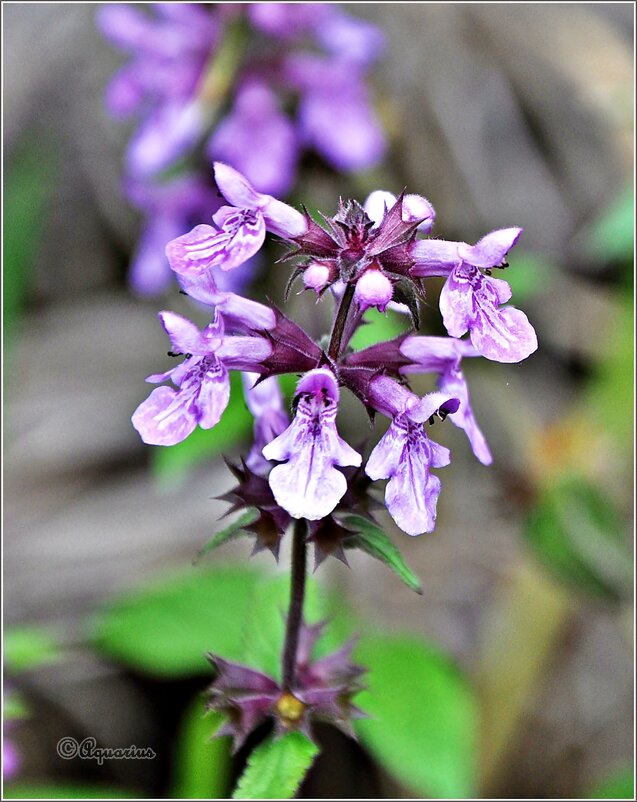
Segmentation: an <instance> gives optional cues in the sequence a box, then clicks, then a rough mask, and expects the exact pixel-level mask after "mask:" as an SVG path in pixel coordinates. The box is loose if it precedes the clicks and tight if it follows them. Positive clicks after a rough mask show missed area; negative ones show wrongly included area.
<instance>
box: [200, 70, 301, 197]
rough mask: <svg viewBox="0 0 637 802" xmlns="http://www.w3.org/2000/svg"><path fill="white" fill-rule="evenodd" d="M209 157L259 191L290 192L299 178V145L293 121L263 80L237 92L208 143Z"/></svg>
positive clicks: (252, 82) (245, 86) (251, 82)
mask: <svg viewBox="0 0 637 802" xmlns="http://www.w3.org/2000/svg"><path fill="white" fill-rule="evenodd" d="M207 152H208V156H209V157H210V158H211V159H213V160H215V161H222V162H226V163H227V164H230V165H232V166H233V167H234V168H235V169H237V170H238V171H239V172H240V173H243V175H245V176H246V178H247V179H248V180H249V181H250V182H251V183H252V184H253V185H254V187H255V188H256V189H257V190H258V191H260V192H268V193H271V194H272V195H285V194H286V193H288V192H289V191H290V189H291V187H292V184H293V183H294V179H295V177H296V164H297V160H298V155H299V145H298V141H297V135H296V130H295V128H294V125H293V124H292V122H291V121H290V120H289V119H288V118H287V117H286V116H285V114H282V113H281V111H280V110H279V103H278V100H277V98H276V95H275V94H274V92H272V91H271V90H270V89H269V88H268V86H267V85H266V84H265V83H262V82H261V81H255V80H252V81H249V82H247V83H246V84H244V86H243V87H241V89H240V90H239V91H238V93H237V96H236V98H235V102H234V106H233V108H232V110H231V112H230V114H229V115H228V116H227V117H226V118H225V119H223V120H222V121H221V122H220V123H219V125H218V126H217V128H216V129H215V131H214V133H213V135H212V136H211V138H210V140H209V142H208V148H207Z"/></svg>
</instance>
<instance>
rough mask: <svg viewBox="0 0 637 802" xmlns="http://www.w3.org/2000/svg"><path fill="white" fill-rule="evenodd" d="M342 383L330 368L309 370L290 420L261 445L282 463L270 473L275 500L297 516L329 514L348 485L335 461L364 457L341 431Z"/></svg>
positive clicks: (357, 462) (358, 460) (351, 462)
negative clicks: (345, 439) (338, 429)
mask: <svg viewBox="0 0 637 802" xmlns="http://www.w3.org/2000/svg"><path fill="white" fill-rule="evenodd" d="M338 398H339V392H338V384H337V382H336V378H335V377H334V374H333V373H332V372H331V371H330V370H327V369H326V368H317V369H315V370H311V371H310V372H309V373H307V374H306V375H305V376H303V378H302V379H301V380H300V381H299V384H298V386H297V389H296V396H295V402H296V414H295V417H294V420H293V421H292V423H291V425H290V426H289V427H288V428H287V429H286V430H285V431H284V432H283V433H282V434H280V435H279V436H278V437H277V438H276V439H275V440H273V441H272V442H271V443H270V444H269V445H267V446H266V447H265V448H264V449H263V456H264V457H265V458H266V459H268V460H277V461H278V462H283V463H284V464H282V465H277V466H275V467H274V468H273V469H272V471H271V472H270V478H269V481H270V486H271V488H272V492H273V493H274V497H275V499H276V500H277V503H278V504H279V505H280V506H281V507H283V509H285V510H287V511H288V512H289V513H290V515H291V516H292V517H293V518H306V519H307V520H310V521H316V520H319V519H320V518H324V517H325V516H326V515H329V513H330V512H332V510H333V509H334V507H335V506H336V505H337V504H338V502H339V500H340V499H341V498H342V496H343V495H344V494H345V492H346V490H347V480H346V479H345V476H344V475H343V473H341V471H339V470H338V469H337V467H336V466H340V467H344V466H346V465H360V464H361V456H360V454H358V453H357V452H356V451H354V449H353V448H351V447H350V446H349V445H348V444H347V443H346V442H345V441H344V440H342V439H341V438H340V437H339V436H338V432H337V431H336V413H337V411H338Z"/></svg>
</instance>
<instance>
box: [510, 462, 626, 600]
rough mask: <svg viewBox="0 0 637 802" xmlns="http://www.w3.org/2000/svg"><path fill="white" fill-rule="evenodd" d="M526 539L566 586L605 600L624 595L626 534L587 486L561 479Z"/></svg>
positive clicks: (533, 517)
mask: <svg viewBox="0 0 637 802" xmlns="http://www.w3.org/2000/svg"><path fill="white" fill-rule="evenodd" d="M525 534H526V537H527V539H528V541H529V543H530V544H531V546H532V547H533V549H534V550H535V553H536V554H537V556H538V557H539V558H540V559H541V560H542V562H543V563H544V564H545V565H546V566H547V567H548V568H550V569H551V570H552V571H553V572H554V573H556V574H557V575H558V576H560V577H561V578H562V579H564V580H566V581H567V582H569V583H571V584H573V585H575V586H576V587H578V588H580V589H582V590H585V591H588V592H590V593H594V594H596V595H599V596H602V597H604V598H610V599H618V598H621V597H623V596H624V595H626V594H627V593H628V592H629V590H630V586H631V582H632V574H631V566H632V560H631V558H630V555H629V553H628V547H627V543H626V540H625V528H624V526H622V523H621V521H620V519H619V516H618V515H617V513H616V512H615V510H614V508H613V506H612V504H611V502H610V500H609V499H608V498H607V496H606V495H605V494H604V493H603V492H602V491H600V490H599V489H598V488H597V487H596V486H595V485H593V484H591V483H590V482H588V481H587V480H585V479H583V478H580V477H576V476H569V477H564V478H563V479H561V480H558V481H556V483H555V484H554V485H552V486H551V487H549V488H547V489H545V490H544V492H543V494H542V495H541V497H540V499H539V500H538V502H537V504H536V506H535V508H534V509H533V510H532V512H531V514H530V515H529V518H528V520H527V523H526V527H525Z"/></svg>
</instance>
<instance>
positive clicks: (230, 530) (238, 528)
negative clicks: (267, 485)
mask: <svg viewBox="0 0 637 802" xmlns="http://www.w3.org/2000/svg"><path fill="white" fill-rule="evenodd" d="M258 517H259V510H257V509H256V507H250V508H249V509H247V510H246V511H245V512H244V513H243V515H240V516H239V518H237V520H236V521H233V522H232V523H231V524H230V525H229V526H226V528H225V529H222V530H221V531H220V532H217V534H216V535H214V536H213V537H212V538H211V539H210V540H209V541H208V542H207V543H206V545H205V546H204V547H203V548H202V549H201V550H200V551H199V553H198V554H197V556H196V557H195V563H197V562H199V560H200V559H201V558H202V557H203V556H204V555H205V554H208V553H209V552H211V551H213V550H214V549H216V548H218V547H219V546H222V545H223V544H224V543H227V542H228V541H229V540H233V539H234V538H236V537H240V536H241V535H247V534H249V532H246V531H245V528H244V527H246V526H250V524H252V523H254V522H255V521H256V520H257V518H258Z"/></svg>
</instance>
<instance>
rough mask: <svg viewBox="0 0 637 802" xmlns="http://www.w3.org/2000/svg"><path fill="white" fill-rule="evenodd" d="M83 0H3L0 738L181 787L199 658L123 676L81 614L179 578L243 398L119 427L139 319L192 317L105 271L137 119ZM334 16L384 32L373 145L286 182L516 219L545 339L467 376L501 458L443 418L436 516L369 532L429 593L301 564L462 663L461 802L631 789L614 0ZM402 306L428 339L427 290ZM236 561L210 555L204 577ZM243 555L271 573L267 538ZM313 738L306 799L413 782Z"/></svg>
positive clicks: (362, 567) (465, 216)
mask: <svg viewBox="0 0 637 802" xmlns="http://www.w3.org/2000/svg"><path fill="white" fill-rule="evenodd" d="M97 8H98V4H81V3H78V4H70V5H63V4H57V3H49V4H43V5H29V4H21V3H13V4H3V22H4V29H3V34H4V41H3V44H4V90H5V95H4V103H5V105H4V109H5V114H4V145H5V152H4V166H5V171H4V202H5V213H4V248H5V265H4V324H5V327H4V335H5V346H4V356H5V369H4V388H5V391H6V397H5V429H4V446H5V456H4V468H5V472H4V481H5V485H4V490H5V505H4V514H5V520H4V524H5V526H4V550H5V556H4V601H5V647H6V661H5V690H8V692H9V695H8V697H7V698H13V699H18V700H19V704H18V705H14V706H18V707H20V706H22V707H24V710H23V711H22V712H23V715H19V716H18V717H17V718H16V720H15V721H13V722H12V723H11V724H9V725H8V730H7V732H9V734H10V739H11V742H12V743H13V744H15V748H16V750H17V752H18V753H19V755H20V758H21V767H20V774H19V777H20V782H22V783H23V784H25V783H27V784H33V783H35V782H37V783H47V784H48V786H51V785H52V784H57V785H58V787H64V788H67V786H68V784H69V783H76V784H79V786H82V787H88V786H90V787H91V788H93V793H94V789H95V788H97V787H108V788H110V789H116V790H117V789H118V791H119V793H122V794H123V793H124V791H125V790H126V789H128V790H129V791H130V793H134V794H135V795H140V796H153V795H157V796H170V795H184V796H187V795H188V794H187V792H186V791H184V786H183V785H182V786H179V785H178V781H177V780H176V778H175V777H176V773H178V772H179V768H178V761H179V758H178V751H179V749H180V748H183V740H180V737H181V738H183V735H182V736H180V727H181V722H182V721H183V715H184V711H185V710H186V709H187V707H188V705H189V704H190V703H191V702H192V700H193V699H194V698H195V697H196V695H197V693H198V691H200V690H202V689H203V688H204V687H205V684H206V680H207V678H206V669H205V664H203V665H202V672H201V674H200V675H199V676H189V677H181V678H179V679H177V678H175V677H166V676H164V677H158V676H155V675H153V674H152V672H147V671H144V670H140V669H139V667H136V666H134V665H131V664H130V663H128V664H127V662H126V660H125V659H115V657H114V654H113V652H116V651H117V649H116V648H115V647H112V648H111V652H110V653H109V648H108V645H105V644H104V643H102V644H101V646H100V645H99V644H96V641H95V623H94V622H95V620H96V618H95V616H96V615H97V614H99V611H101V610H103V609H105V607H104V606H105V605H109V604H111V600H112V599H117V598H118V597H119V596H120V595H121V594H123V593H126V592H128V591H130V589H131V588H136V587H138V586H140V585H142V584H143V583H144V582H145V581H149V580H158V581H161V580H162V578H163V577H165V576H167V575H169V574H172V573H174V572H176V571H178V570H182V571H183V572H187V571H189V570H195V569H191V568H190V564H191V561H192V558H193V555H194V554H195V553H196V551H197V549H199V548H200V547H201V545H202V544H203V542H205V540H206V539H207V538H208V537H209V536H210V535H211V534H212V533H213V532H214V531H215V528H216V527H218V526H219V524H218V523H217V519H218V517H219V516H220V515H221V514H222V513H223V512H224V511H225V506H224V504H223V503H222V502H219V501H216V500H214V498H211V497H214V496H217V495H219V494H220V493H222V492H224V491H225V490H227V489H228V487H229V486H230V484H231V478H230V476H229V474H228V472H227V470H226V468H225V466H224V464H223V461H222V460H221V457H220V455H219V451H220V449H221V448H223V450H224V452H226V453H228V454H231V455H237V454H238V453H239V452H240V451H241V450H242V448H243V450H244V452H245V444H246V443H247V442H248V438H249V425H248V426H246V417H245V415H242V414H241V413H238V417H237V418H236V420H235V419H234V418H233V424H232V427H230V428H231V429H232V431H231V436H229V438H228V440H227V442H224V443H223V444H222V445H220V444H219V443H212V444H207V443H205V442H203V441H202V442H198V444H197V446H196V448H195V449H194V450H193V449H191V451H188V450H180V451H178V452H177V453H175V454H172V455H170V454H168V450H166V449H159V450H157V449H155V451H160V452H161V453H159V454H157V453H152V452H153V449H152V448H151V447H147V446H144V445H143V444H142V443H141V442H140V440H139V437H138V436H137V434H136V433H135V431H134V430H133V429H132V426H131V424H130V415H131V412H132V411H133V410H134V409H135V407H136V406H137V404H138V403H139V402H140V401H141V400H142V399H143V398H144V397H145V395H146V392H147V388H146V386H145V385H144V382H143V378H144V377H145V376H146V375H147V374H148V373H150V372H153V371H155V370H156V369H158V362H157V359H158V358H161V356H162V354H163V352H164V351H165V350H166V348H165V343H164V334H163V332H162V330H161V327H160V326H159V325H158V323H157V319H156V316H155V313H156V311H157V310H158V309H160V308H166V307H167V306H168V307H169V308H174V309H176V310H177V311H187V310H188V306H187V304H186V301H185V299H183V298H181V297H179V296H178V295H177V294H176V291H172V292H170V293H168V294H167V295H166V296H165V297H162V298H160V299H156V298H155V299H144V298H140V297H136V296H134V295H133V294H132V293H131V292H130V290H129V289H128V287H127V285H126V280H125V277H126V269H127V266H128V263H129V261H130V258H131V254H132V252H133V250H134V246H135V243H136V240H137V237H138V236H139V231H140V218H139V216H138V214H137V213H136V212H135V211H134V210H133V209H131V207H130V206H129V204H128V203H127V202H126V201H125V200H124V199H123V198H122V195H121V192H120V179H121V172H122V158H123V152H124V148H125V144H126V141H127V137H128V136H129V134H130V129H127V127H126V126H125V125H119V124H117V123H115V122H113V121H112V120H111V119H109V117H108V116H107V114H106V112H105V111H104V108H103V92H104V88H105V86H106V84H107V82H108V79H109V77H110V76H111V74H112V73H113V71H114V69H115V68H116V67H117V66H118V65H119V64H121V63H122V58H121V56H120V55H119V54H117V53H116V52H115V51H114V50H113V49H112V48H111V47H109V45H108V44H107V43H105V42H104V41H103V40H102V38H101V37H100V35H99V34H98V32H97V31H96V28H95V22H94V20H95V14H96V10H97ZM349 10H350V11H351V13H353V14H355V15H359V16H363V17H366V18H368V19H370V20H373V21H374V22H375V23H377V24H378V25H379V26H380V27H381V28H382V29H383V30H384V31H385V33H386V35H387V38H388V47H387V50H386V52H385V54H384V56H383V58H382V59H381V61H380V62H379V64H378V67H377V69H376V70H375V72H374V76H373V80H374V93H375V98H376V101H377V104H378V109H379V113H380V115H381V118H382V120H383V123H384V125H385V127H386V130H387V132H388V135H389V137H390V140H391V147H390V152H389V154H388V157H387V159H386V161H385V162H384V164H383V165H382V166H381V167H379V168H377V170H375V171H373V172H370V173H368V174H365V175H359V176H355V177H341V176H339V175H338V174H336V173H335V172H333V171H330V170H326V169H324V167H323V166H322V165H320V164H319V163H318V161H317V160H316V159H314V160H313V159H312V158H308V159H306V162H305V163H304V165H303V172H302V178H301V181H300V183H299V191H298V197H299V198H301V199H303V200H306V201H308V202H309V203H311V204H312V205H314V206H318V207H319V208H322V209H324V210H325V211H327V212H329V211H330V210H331V209H332V208H333V206H334V204H335V201H336V198H337V197H338V195H339V194H346V193H355V194H356V195H357V196H358V197H359V199H360V200H363V199H364V197H365V196H366V194H367V192H368V191H369V190H371V189H373V188H378V187H381V188H383V189H388V190H391V191H394V192H397V191H400V190H401V189H402V188H403V187H404V186H408V188H409V190H410V191H413V192H418V193H421V194H424V195H425V196H426V197H428V198H429V199H430V200H431V201H432V203H433V204H434V206H435V208H436V211H437V225H436V232H437V233H438V234H439V235H442V236H444V237H446V238H449V239H452V238H458V239H463V240H466V241H468V242H474V241H475V240H476V239H478V238H479V237H480V236H481V235H482V234H484V233H485V232H486V231H489V230H491V229H492V228H498V227H505V226H511V225H521V226H523V227H524V234H523V237H522V239H521V241H520V244H519V246H518V247H517V248H516V251H515V254H512V255H511V259H510V261H511V269H510V270H509V271H508V272H507V276H506V278H507V279H508V280H510V282H511V284H512V286H513V290H514V301H515V302H516V305H518V306H520V307H521V308H524V310H525V311H526V312H527V314H528V316H529V318H530V320H531V321H532V322H533V324H534V325H535V327H536V330H537V332H538V338H539V342H540V348H539V350H538V352H537V353H536V354H534V355H533V356H532V357H531V358H529V359H528V360H527V361H525V362H524V363H522V364H520V365H499V364H495V363H485V364H483V365H479V366H477V365H476V366H474V365H471V366H469V368H467V373H468V377H469V381H470V385H471V390H472V397H473V400H474V408H475V409H476V411H477V416H478V420H479V421H480V423H481V426H482V428H483V431H484V432H485V434H486V436H487V439H488V440H489V442H490V444H491V447H492V450H493V453H494V465H493V466H492V467H491V468H485V467H483V466H482V465H480V464H479V463H477V462H476V461H475V460H474V459H473V457H472V455H471V453H470V451H469V449H468V447H467V445H466V443H465V441H464V440H463V437H462V436H461V435H462V433H460V432H458V431H457V430H454V431H451V429H452V427H441V430H442V431H438V432H437V434H438V435H439V437H440V439H441V442H444V443H445V444H446V445H449V446H450V447H451V448H452V453H453V461H452V464H451V466H450V467H448V468H446V469H445V470H444V472H443V474H442V475H441V479H442V481H443V493H442V495H441V499H440V508H439V518H438V525H437V531H436V533H435V534H433V535H431V536H427V535H425V536H422V537H419V538H408V537H407V536H405V535H403V534H402V533H400V532H399V531H398V530H396V529H395V528H394V527H392V526H390V524H389V519H388V518H387V519H386V523H387V526H388V531H389V532H390V533H391V534H392V537H394V538H395V542H396V543H397V544H398V545H399V546H400V548H401V550H402V551H403V553H404V554H405V556H406V558H407V560H408V562H409V564H410V565H411V566H412V568H413V569H414V571H415V572H416V573H417V574H418V575H419V577H420V578H421V580H422V585H423V588H424V595H423V596H422V597H416V596H414V595H413V594H410V593H409V591H408V590H407V589H405V588H404V587H402V586H401V585H400V583H399V581H398V580H397V579H396V577H395V576H394V575H392V574H391V573H389V572H387V571H386V569H385V568H384V567H383V566H382V565H380V564H378V563H376V562H375V561H372V560H370V559H368V558H366V557H365V556H364V555H363V556H361V557H358V556H355V557H354V558H352V560H351V563H352V570H348V569H347V568H346V567H344V566H342V565H341V564H337V563H336V562H335V561H330V562H328V563H326V564H325V565H324V566H323V567H322V568H321V569H320V571H319V572H318V573H317V577H318V580H319V582H320V584H321V587H324V588H331V589H332V591H334V592H337V593H339V594H341V595H342V596H343V597H344V598H345V599H346V601H347V603H348V604H349V605H350V607H351V608H352V610H353V611H355V614H356V615H360V616H363V617H365V618H366V619H368V620H373V621H374V623H375V624H376V625H377V626H379V627H381V628H383V629H384V630H385V631H387V632H408V633H412V634H414V635H417V636H419V637H422V638H424V639H426V640H427V641H428V642H429V643H431V644H434V645H435V647H436V648H437V649H440V650H441V651H442V652H444V653H445V654H447V655H449V656H450V658H451V659H452V661H453V662H454V663H455V664H456V665H457V666H458V667H459V668H460V670H461V671H462V673H463V675H464V676H465V677H466V680H467V682H468V683H469V686H470V687H471V689H472V693H473V694H474V695H475V703H476V706H477V710H478V711H479V719H478V721H479V724H478V727H477V742H476V755H477V757H476V765H477V769H476V783H475V786H474V787H475V788H476V789H477V790H476V793H477V794H478V795H480V796H483V797H485V798H498V797H520V798H545V797H558V798H569V797H581V796H590V795H593V793H594V792H595V789H596V788H600V787H601V786H602V785H603V783H604V781H605V780H607V779H608V778H611V779H612V778H613V777H615V778H616V777H619V778H620V785H619V786H616V787H615V788H614V790H613V792H612V793H611V792H604V791H603V790H601V791H599V793H600V794H602V795H603V794H604V793H606V795H610V796H614V795H621V792H622V790H623V792H624V793H625V794H626V795H628V793H629V792H628V791H627V790H626V789H627V788H628V787H629V786H628V785H626V781H627V778H628V777H631V776H632V768H631V766H632V754H633V735H632V733H633V689H632V679H633V668H632V666H633V652H632V644H633V630H632V622H633V617H632V607H631V602H632V565H633V557H632V549H631V532H632V512H633V510H632V500H633V489H632V478H633V350H632V348H633V346H632V343H633V300H632V298H633V252H632V249H633V226H634V211H633V209H634V205H633V194H632V186H633V167H634V165H633V142H634V140H633V97H634V73H633V32H634V27H633V13H634V11H633V6H632V4H630V3H603V4H602V3H600V4H595V3H593V4H581V5H580V4H559V3H556V4H548V5H532V4H462V3H460V4H435V3H434V4H406V3H391V4H377V5H374V4H351V5H350V6H349ZM284 272H285V268H282V267H281V266H276V267H272V268H271V270H266V273H265V274H264V275H263V276H262V278H261V279H260V283H259V288H258V293H259V294H263V295H265V294H266V293H267V294H269V295H271V296H273V297H275V298H280V297H281V294H282V288H283V285H284V283H285V278H286V277H285V276H284V275H283V273H284ZM293 304H294V307H295V311H296V313H297V314H310V312H308V310H312V309H313V310H314V311H311V314H318V315H321V314H323V315H327V313H328V311H329V310H328V309H327V301H325V302H324V306H325V307H326V308H325V309H323V310H320V309H319V310H318V311H316V308H315V307H314V306H313V301H312V300H311V299H310V298H308V297H305V296H304V297H300V298H297V297H296V296H295V297H294V299H293ZM423 317H424V320H423V328H425V329H427V330H428V331H430V332H432V333H438V327H439V326H440V323H439V319H438V313H437V303H436V301H435V297H434V298H433V300H431V299H430V301H429V302H428V304H427V306H426V308H425V310H424V316H423ZM325 319H327V318H325ZM316 325H317V326H318V323H317V324H316ZM422 389H423V390H424V389H425V387H424V385H423V388H422ZM341 419H342V423H340V424H339V425H340V427H341V428H342V429H343V432H344V433H345V435H348V436H349V439H350V441H351V442H353V441H354V440H355V439H356V438H357V437H363V436H365V426H364V421H363V422H361V421H360V416H357V413H356V407H355V405H354V404H352V405H345V408H344V410H343V412H342V413H341ZM214 452H217V453H214ZM248 551H249V547H248V546H247V545H246V543H242V542H238V543H236V544H230V545H228V546H227V547H225V550H224V551H223V552H221V551H220V552H219V553H218V554H217V555H214V556H213V557H212V558H211V563H210V564H214V563H215V562H217V563H219V562H220V563H221V564H226V565H232V564H234V563H240V562H242V561H245V559H246V557H247V554H248ZM285 560H286V556H285V554H284V559H283V563H282V565H284V564H285ZM254 564H255V566H256V568H257V569H259V570H263V571H270V570H272V568H273V564H272V560H271V557H270V556H269V555H268V554H266V555H261V556H259V557H257V558H255V560H254ZM129 636H130V637H132V638H135V637H141V633H139V632H137V633H135V632H132V634H131V633H129ZM111 646H112V645H111ZM120 657H121V655H120ZM64 735H74V736H77V737H84V736H86V735H91V736H93V737H95V738H96V739H97V741H98V743H99V744H100V745H102V746H122V745H129V744H137V745H149V746H152V747H153V748H154V749H156V751H157V752H158V755H159V759H158V760H155V761H144V762H141V761H111V762H107V763H106V764H105V765H104V766H102V767H99V766H97V765H96V764H95V763H91V762H89V761H63V760H61V759H60V758H59V757H58V756H57V754H56V751H55V744H56V742H57V741H58V739H59V738H60V737H62V736H64ZM322 738H323V745H324V753H325V754H326V755H327V757H326V758H325V760H326V761H328V762H326V763H325V766H327V767H329V770H325V771H323V772H320V771H318V770H313V772H312V773H311V775H310V777H309V778H308V781H307V783H306V785H305V786H304V789H303V791H302V794H303V795H305V796H308V797H311V796H319V797H321V796H322V797H327V798H329V797H341V796H342V797H344V798H348V797H363V796H372V797H373V796H376V797H381V798H382V797H406V798H409V797H419V796H422V795H425V791H426V789H423V788H419V787H414V786H413V785H410V783H409V782H405V781H404V778H401V777H397V776H396V775H395V773H392V772H391V771H388V770H387V769H386V768H381V767H380V766H379V761H378V760H377V759H375V757H374V756H372V755H370V754H369V753H368V752H367V751H366V750H365V749H364V748H363V747H354V746H350V745H348V744H346V743H345V742H344V741H341V740H338V739H337V740H334V738H335V736H333V735H331V734H330V733H327V734H325V733H323V735H322ZM180 744H182V746H180ZM330 755H333V758H332V759H330ZM219 759H220V760H222V762H223V761H225V763H224V766H226V769H225V770H226V771H227V772H228V773H229V774H231V773H232V772H233V771H236V770H237V768H236V763H235V764H230V763H228V758H227V756H226V757H224V758H223V759H222V758H219ZM330 760H331V762H330ZM621 781H623V782H624V785H623V786H622V785H621ZM79 786H78V787H79ZM221 787H223V786H221ZM7 788H10V786H7ZM617 788H619V789H620V790H619V791H617ZM15 793H16V794H17V793H19V790H17V791H15ZM50 793H51V794H52V793H53V792H52V791H50ZM67 793H68V789H67ZM108 793H110V794H115V793H116V791H113V790H111V791H109V792H108ZM630 793H632V792H630ZM81 794H82V792H81V790H79V791H77V795H81ZM85 795H88V796H90V795H91V793H90V792H89V791H87V792H86V794H85ZM210 795H212V793H210ZM219 795H223V792H222V791H219ZM430 795H432V796H435V795H436V794H435V793H432V794H430Z"/></svg>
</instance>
